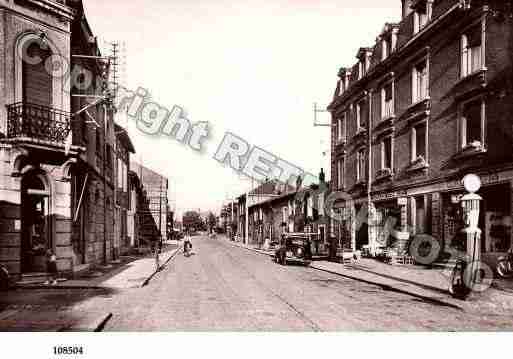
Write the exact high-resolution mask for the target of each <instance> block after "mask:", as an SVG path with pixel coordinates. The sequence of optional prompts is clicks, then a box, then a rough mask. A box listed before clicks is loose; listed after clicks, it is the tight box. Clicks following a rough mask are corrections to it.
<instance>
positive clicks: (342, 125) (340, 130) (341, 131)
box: [337, 112, 347, 142]
mask: <svg viewBox="0 0 513 359" xmlns="http://www.w3.org/2000/svg"><path fill="white" fill-rule="evenodd" d="M346 117H347V113H345V112H344V114H343V115H342V117H341V118H339V119H338V124H337V140H338V142H344V141H345V140H346Z"/></svg>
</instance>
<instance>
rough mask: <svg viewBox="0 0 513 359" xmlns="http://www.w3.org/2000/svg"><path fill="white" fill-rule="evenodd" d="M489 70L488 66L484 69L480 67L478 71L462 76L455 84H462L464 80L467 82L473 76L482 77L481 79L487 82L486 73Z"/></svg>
mask: <svg viewBox="0 0 513 359" xmlns="http://www.w3.org/2000/svg"><path fill="white" fill-rule="evenodd" d="M487 71H488V68H486V67H483V68H482V69H479V70H477V71H474V72H471V73H470V74H468V75H465V76H460V79H459V80H458V82H456V85H455V86H458V85H459V84H461V83H463V82H466V81H468V80H471V79H473V78H481V81H482V82H485V80H486V77H485V75H486V72H487Z"/></svg>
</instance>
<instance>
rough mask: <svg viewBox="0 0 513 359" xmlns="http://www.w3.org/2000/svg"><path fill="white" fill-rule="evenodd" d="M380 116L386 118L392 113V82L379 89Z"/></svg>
mask: <svg viewBox="0 0 513 359" xmlns="http://www.w3.org/2000/svg"><path fill="white" fill-rule="evenodd" d="M381 105H382V106H381V118H382V119H387V118H390V117H392V116H393V115H394V91H393V85H392V83H389V84H387V85H385V86H384V87H383V89H381Z"/></svg>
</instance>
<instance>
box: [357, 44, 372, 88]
mask: <svg viewBox="0 0 513 359" xmlns="http://www.w3.org/2000/svg"><path fill="white" fill-rule="evenodd" d="M371 55H372V52H371V50H370V49H367V48H360V50H359V51H358V55H357V56H356V57H357V58H358V80H360V79H362V78H364V77H365V75H367V72H368V71H369V67H370V58H371Z"/></svg>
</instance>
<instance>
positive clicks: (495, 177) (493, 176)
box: [447, 172, 513, 189]
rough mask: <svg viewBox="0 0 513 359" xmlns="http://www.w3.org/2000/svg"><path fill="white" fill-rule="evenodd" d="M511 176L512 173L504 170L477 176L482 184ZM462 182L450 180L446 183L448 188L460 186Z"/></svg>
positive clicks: (497, 181) (499, 180)
mask: <svg viewBox="0 0 513 359" xmlns="http://www.w3.org/2000/svg"><path fill="white" fill-rule="evenodd" d="M512 178H513V173H511V172H504V173H492V174H489V175H483V176H479V179H480V180H481V184H482V185H491V184H496V183H499V182H502V181H505V180H509V179H512ZM462 187H463V183H462V182H461V181H452V182H449V183H448V184H447V188H448V189H455V188H462Z"/></svg>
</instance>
